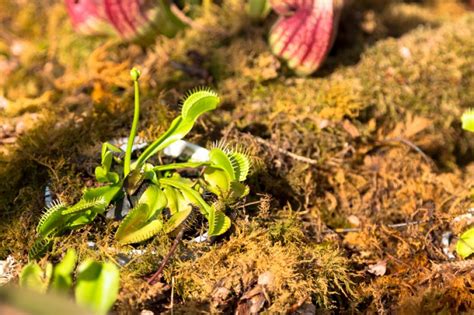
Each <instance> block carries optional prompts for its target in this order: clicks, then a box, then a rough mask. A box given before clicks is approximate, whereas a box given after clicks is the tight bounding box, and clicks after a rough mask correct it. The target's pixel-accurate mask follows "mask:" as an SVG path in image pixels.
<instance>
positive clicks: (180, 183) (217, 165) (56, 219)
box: [30, 69, 250, 259]
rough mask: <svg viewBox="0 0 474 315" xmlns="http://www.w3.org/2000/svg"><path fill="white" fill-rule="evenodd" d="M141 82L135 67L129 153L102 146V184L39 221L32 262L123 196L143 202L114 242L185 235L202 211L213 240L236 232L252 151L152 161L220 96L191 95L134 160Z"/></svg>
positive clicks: (134, 206) (207, 92) (52, 208)
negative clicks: (235, 210)
mask: <svg viewBox="0 0 474 315" xmlns="http://www.w3.org/2000/svg"><path fill="white" fill-rule="evenodd" d="M139 77H140V72H139V71H138V70H136V69H132V71H131V78H132V81H133V82H134V94H135V102H134V116H133V123H132V128H131V130H130V136H129V138H128V144H127V147H126V150H125V152H122V150H121V149H119V148H117V147H115V146H113V145H111V144H110V143H104V144H103V145H102V150H101V164H100V165H99V166H97V167H96V169H95V177H96V180H97V181H98V182H99V183H102V184H103V186H100V187H96V188H90V189H86V190H85V191H84V193H83V196H82V198H81V199H80V200H79V201H78V202H77V203H76V204H74V205H71V206H70V205H66V204H64V203H61V202H55V203H53V204H52V205H51V206H50V207H49V208H48V209H47V210H46V211H45V213H44V215H43V216H42V217H41V219H40V221H39V224H38V227H37V234H38V240H37V242H36V243H35V245H34V246H33V248H32V249H31V251H30V258H32V259H33V258H35V257H37V256H40V255H41V254H42V253H44V252H45V250H47V248H48V246H49V245H50V244H51V241H52V240H53V239H54V237H56V236H58V235H60V234H61V233H63V232H65V231H67V230H70V229H73V228H77V227H80V226H83V225H84V224H88V223H91V222H92V221H93V220H94V219H95V217H96V216H97V215H101V214H104V212H105V211H106V210H107V208H108V207H109V206H110V205H113V204H114V203H115V202H117V201H120V200H122V199H123V198H127V200H129V201H133V200H136V202H135V204H132V205H131V210H130V211H129V213H128V214H127V216H126V217H125V218H124V220H123V221H122V222H121V224H120V226H119V228H118V230H117V232H116V235H115V238H116V240H117V241H118V243H119V244H121V245H127V244H133V243H139V242H143V241H145V240H147V239H150V238H151V237H153V236H154V235H156V234H158V233H159V232H161V231H164V232H165V233H170V234H173V233H178V234H179V232H180V231H183V229H184V227H189V225H190V222H192V218H194V216H195V215H196V214H197V213H196V211H199V212H200V214H201V215H202V216H204V217H205V218H206V219H207V221H208V222H209V229H208V235H209V236H217V235H221V234H223V233H225V232H226V231H227V230H228V229H229V227H230V225H231V221H230V218H229V217H227V215H226V214H225V209H226V205H229V204H232V203H235V202H236V201H237V200H238V199H239V198H242V197H244V196H245V195H246V194H248V191H249V190H248V187H247V186H246V185H244V184H243V182H244V181H245V180H246V178H247V175H248V173H249V170H250V160H249V157H248V154H247V153H245V152H244V151H243V150H240V151H239V150H232V149H229V148H226V147H224V146H222V145H220V146H216V147H215V148H213V149H211V151H210V154H209V160H208V161H203V162H195V161H187V162H177V163H169V164H162V165H154V164H152V163H150V160H151V159H152V158H153V157H154V156H156V155H157V154H159V153H160V152H161V151H162V150H163V149H165V148H166V147H167V146H169V145H170V144H172V143H174V142H176V141H178V140H181V139H182V138H183V137H185V136H186V134H188V133H189V132H190V131H191V129H192V127H193V126H194V124H195V123H196V121H197V119H198V118H199V117H200V116H201V115H203V114H204V113H206V112H208V111H211V110H213V109H215V108H216V107H217V104H218V103H219V102H220V99H219V97H218V96H217V94H216V93H214V92H213V91H211V90H207V89H197V90H194V91H191V92H190V93H188V95H187V96H186V98H185V99H184V101H183V105H182V108H181V114H180V115H179V116H178V117H176V118H175V119H174V120H173V121H172V123H171V124H170V126H169V128H168V129H167V131H165V132H164V133H163V134H162V135H161V136H160V137H159V138H158V139H157V140H155V141H154V142H153V143H151V144H150V145H149V146H148V147H147V148H145V150H144V151H143V153H141V154H140V155H139V156H138V157H137V159H136V160H135V161H132V145H133V142H134V139H135V137H136V134H137V128H138V120H139V115H140V108H139V107H140V104H139V85H138V80H139ZM122 156H123V158H122ZM185 168H193V169H198V170H200V174H202V175H201V176H199V177H198V178H194V179H190V178H186V177H183V176H181V175H180V174H179V173H178V172H177V170H180V169H185ZM137 192H138V193H137ZM207 192H211V193H212V194H213V195H214V197H212V198H211V199H212V202H210V203H209V201H208V200H209V198H208V199H205V198H204V197H203V196H204V195H205V194H206V193H207ZM132 197H133V198H132ZM165 209H167V210H169V214H170V216H169V218H167V219H166V218H165V216H164V215H163V211H164V210H165ZM181 235H182V233H181Z"/></svg>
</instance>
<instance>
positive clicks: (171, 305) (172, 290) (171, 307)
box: [170, 277, 174, 315]
mask: <svg viewBox="0 0 474 315" xmlns="http://www.w3.org/2000/svg"><path fill="white" fill-rule="evenodd" d="M170 309H171V315H173V313H174V312H173V310H174V277H172V278H171V301H170Z"/></svg>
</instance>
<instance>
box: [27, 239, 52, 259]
mask: <svg viewBox="0 0 474 315" xmlns="http://www.w3.org/2000/svg"><path fill="white" fill-rule="evenodd" d="M51 244H52V240H51V239H50V238H49V237H39V238H38V239H36V240H35V242H34V243H33V246H31V248H30V250H29V251H28V259H29V260H33V259H36V258H39V257H42V256H43V255H44V254H45V253H46V252H47V251H48V249H49V248H50V246H51Z"/></svg>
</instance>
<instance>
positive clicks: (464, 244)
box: [456, 228, 474, 259]
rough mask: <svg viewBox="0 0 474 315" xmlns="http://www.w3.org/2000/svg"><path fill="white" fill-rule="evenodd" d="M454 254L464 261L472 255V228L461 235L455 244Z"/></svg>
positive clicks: (473, 247)
mask: <svg viewBox="0 0 474 315" xmlns="http://www.w3.org/2000/svg"><path fill="white" fill-rule="evenodd" d="M456 252H457V253H458V255H459V256H461V257H462V258H464V259H466V258H467V257H469V256H471V255H472V254H473V253H474V228H471V229H469V230H467V231H466V232H464V233H463V234H461V236H460V237H459V240H458V242H457V243H456Z"/></svg>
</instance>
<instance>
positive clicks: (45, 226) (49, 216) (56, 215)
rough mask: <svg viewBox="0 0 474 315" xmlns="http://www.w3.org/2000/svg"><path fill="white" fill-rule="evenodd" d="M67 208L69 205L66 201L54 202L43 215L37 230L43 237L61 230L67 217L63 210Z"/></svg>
mask: <svg viewBox="0 0 474 315" xmlns="http://www.w3.org/2000/svg"><path fill="white" fill-rule="evenodd" d="M65 209H67V205H65V204H64V203H62V202H58V201H56V202H53V204H52V205H51V206H50V207H49V208H47V209H46V211H45V212H44V213H43V215H42V216H41V218H40V221H39V223H38V226H37V227H36V232H37V233H38V234H39V235H41V236H42V237H46V236H48V235H50V234H54V233H57V232H59V230H61V229H62V224H63V222H64V220H65V217H64V216H63V215H62V211H64V210H65Z"/></svg>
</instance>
